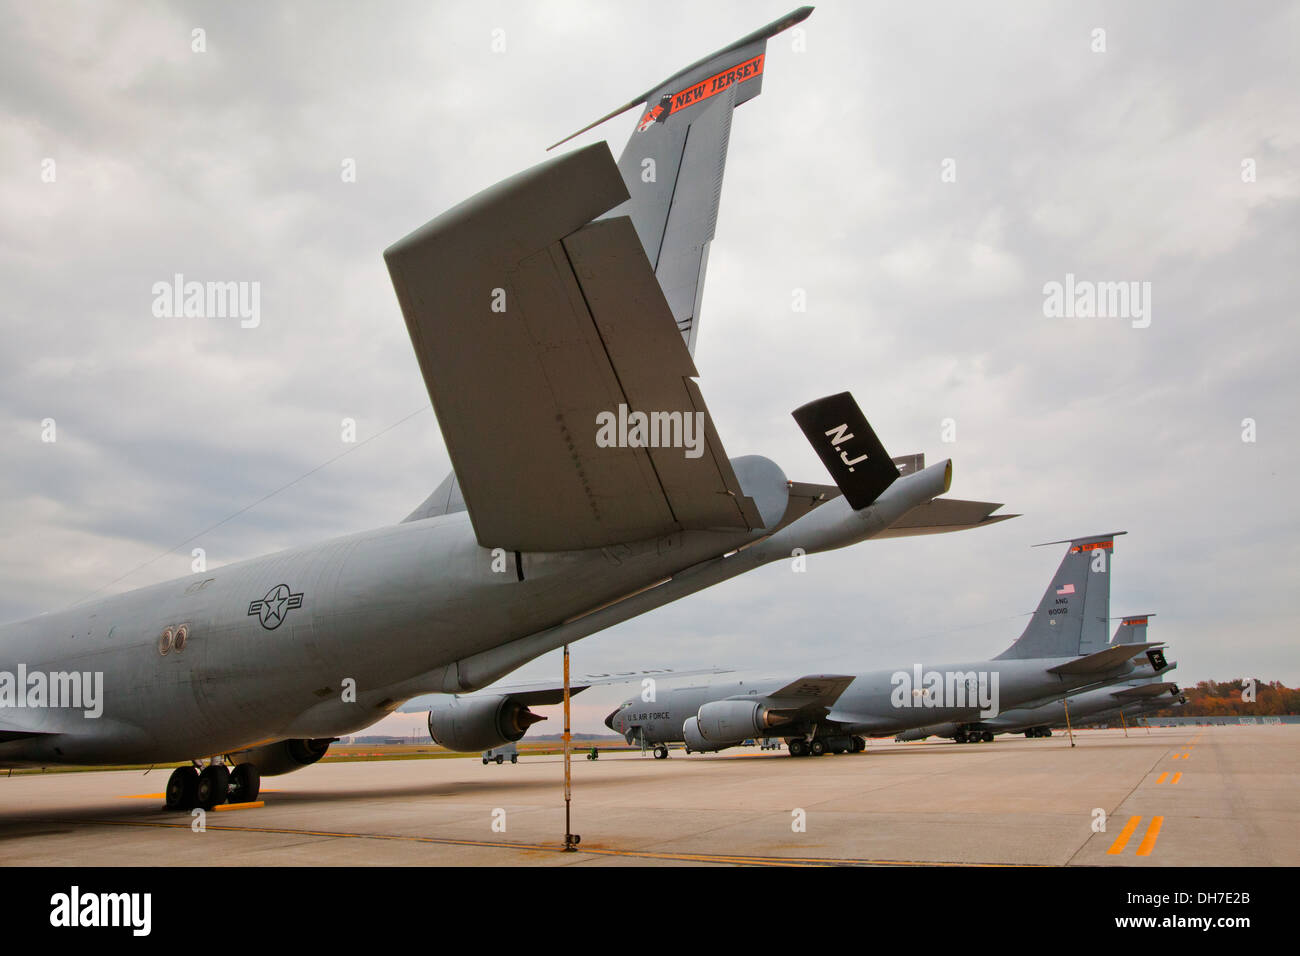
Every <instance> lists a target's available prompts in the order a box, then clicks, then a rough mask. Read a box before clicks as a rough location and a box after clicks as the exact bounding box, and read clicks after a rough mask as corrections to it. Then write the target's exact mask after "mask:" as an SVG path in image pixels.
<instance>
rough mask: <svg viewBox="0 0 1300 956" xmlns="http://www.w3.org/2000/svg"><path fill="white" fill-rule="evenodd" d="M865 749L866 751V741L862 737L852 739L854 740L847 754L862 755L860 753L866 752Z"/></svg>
mask: <svg viewBox="0 0 1300 956" xmlns="http://www.w3.org/2000/svg"><path fill="white" fill-rule="evenodd" d="M866 749H867V741H866V738H864V737H854V738H853V746H852V747H851V748H850V749H849V753H853V754H860V753H862V751H864V750H866Z"/></svg>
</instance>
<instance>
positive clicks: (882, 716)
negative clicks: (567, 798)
mask: <svg viewBox="0 0 1300 956" xmlns="http://www.w3.org/2000/svg"><path fill="white" fill-rule="evenodd" d="M1072 660H1074V658H1052V659H1043V660H1035V659H1024V660H983V661H967V662H961V663H947V664H940V665H923V666H922V668H921V669H922V672H923V673H926V672H938V673H941V674H944V675H947V674H954V675H955V674H962V675H969V674H979V673H981V672H982V673H985V674H987V675H989V676H988V681H989V683H990V685H991V682H992V681H993V675H996V679H997V690H998V701H997V703H998V705H999V707H1000V708H1001V709H1004V710H1005V709H1009V708H1012V707H1020V706H1023V705H1025V704H1028V703H1036V702H1038V701H1041V700H1044V699H1050V698H1052V697H1054V696H1060V695H1062V694H1065V693H1068V692H1069V691H1070V690H1072V689H1075V688H1078V687H1084V686H1089V685H1092V684H1096V683H1097V682H1098V680H1101V679H1118V678H1119V677H1120V676H1123V675H1125V674H1128V673H1130V672H1131V671H1132V669H1133V665H1132V664H1130V663H1128V662H1125V663H1124V664H1122V665H1120V666H1119V667H1117V668H1115V669H1113V670H1111V671H1108V672H1106V673H1105V674H1097V673H1091V674H1086V675H1077V676H1062V675H1056V674H1051V673H1049V672H1048V668H1050V667H1054V666H1057V665H1059V664H1065V663H1068V662H1069V661H1072ZM915 666H916V665H913V664H908V665H907V666H906V667H900V668H895V669H890V670H877V671H870V672H867V673H863V674H859V675H856V676H855V677H854V678H853V682H852V683H851V684H849V685H848V687H847V688H846V689H845V690H844V692H843V693H842V694H841V695H840V696H839V698H838V699H837V700H836V701H835V702H834V704H833V705H832V706H831V708H830V712H829V714H827V715H826V716H825V718H824V719H823V721H821V725H822V726H823V729H824V730H825V732H826V733H828V734H832V733H833V734H843V735H860V736H876V737H879V736H884V735H887V734H894V733H899V732H901V731H904V730H909V729H912V728H916V727H923V726H927V725H930V724H936V723H941V722H952V723H954V724H955V723H970V722H976V721H979V720H980V712H981V708H980V707H979V706H977V705H974V704H972V705H970V706H928V705H926V704H925V699H926V698H925V697H924V695H923V696H921V697H917V696H915V695H912V694H909V693H900V691H899V688H900V687H901V688H903V690H907V689H908V688H907V687H906V686H904V684H903V683H902V682H900V681H898V680H897V679H896V675H898V674H900V673H906V674H908V675H912V674H913V673H914V670H915ZM790 680H791V677H790V676H789V675H787V676H785V677H760V678H757V679H745V678H734V677H731V676H730V675H729V676H728V677H727V678H723V679H718V680H715V681H712V682H710V683H708V684H702V685H696V686H690V687H681V688H673V689H667V690H660V691H658V692H657V693H656V700H655V701H654V702H645V701H641V700H639V699H634V700H631V701H628V702H625V703H624V704H623V705H622V706H620V707H619V709H618V710H616V711H615V712H614V713H613V714H611V715H610V717H609V721H608V726H610V727H611V728H612V729H614V730H615V731H617V732H618V733H622V734H625V735H630V736H632V737H633V738H634V739H635V738H637V737H638V736H639V737H640V738H642V739H644V741H645V743H646V744H648V745H654V744H661V743H662V744H667V743H676V742H681V741H683V740H685V739H686V737H685V733H684V731H683V725H684V724H685V723H686V721H687V720H688V719H689V718H691V717H694V716H696V715H697V714H698V712H699V710H700V708H701V707H702V706H703V705H704V704H706V703H710V702H713V701H723V700H736V699H744V698H746V697H754V698H761V697H763V696H764V695H767V694H771V693H772V692H774V691H776V690H778V689H780V688H781V687H783V686H785V685H786V684H788V683H790ZM976 692H977V691H971V690H968V691H967V693H966V694H965V697H966V700H967V703H968V704H969V703H971V702H972V701H973V700H974V699H975V697H976ZM900 699H901V700H902V701H903V702H904V705H903V706H898V702H899V701H900ZM949 700H951V699H949ZM906 701H912V703H910V704H908V703H906ZM946 702H947V701H945V700H944V699H942V698H941V699H940V703H941V704H943V703H946ZM813 723H817V722H816V721H808V720H806V719H801V720H799V721H797V722H795V723H792V724H789V725H777V726H774V727H772V728H771V730H770V733H769V734H768V736H773V737H792V736H803V735H804V734H806V733H808V732H809V731H810V730H812V729H813V728H812V725H813ZM832 726H833V728H834V729H833V730H832V729H830V728H831V727H832ZM749 736H754V734H747V735H746V737H749ZM742 739H743V738H742ZM738 742H739V741H732V742H731V743H728V744H724V745H723V746H721V747H710V748H709V749H725V747H727V746H734V745H735V744H736V743H738ZM711 743H714V742H712V741H711Z"/></svg>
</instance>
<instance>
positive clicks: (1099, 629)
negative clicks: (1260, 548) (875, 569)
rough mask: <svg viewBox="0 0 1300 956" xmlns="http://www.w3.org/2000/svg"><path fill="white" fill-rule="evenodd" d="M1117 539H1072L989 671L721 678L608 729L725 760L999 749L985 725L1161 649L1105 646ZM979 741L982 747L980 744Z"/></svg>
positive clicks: (658, 748) (671, 694)
mask: <svg viewBox="0 0 1300 956" xmlns="http://www.w3.org/2000/svg"><path fill="white" fill-rule="evenodd" d="M1116 534H1123V532H1116V533H1112V534H1105V535H1094V536H1091V537H1087V538H1075V539H1073V540H1071V541H1069V542H1059V541H1058V542H1052V543H1053V544H1067V543H1068V545H1069V548H1068V549H1067V551H1066V554H1065V557H1064V558H1063V559H1062V561H1061V564H1060V566H1059V567H1058V568H1057V571H1056V574H1055V576H1054V577H1053V578H1052V582H1051V584H1049V585H1048V587H1047V590H1046V591H1045V592H1044V593H1043V597H1042V600H1041V601H1040V602H1039V605H1038V610H1037V611H1035V612H1034V614H1033V617H1032V618H1031V619H1030V621H1029V624H1028V626H1026V628H1025V630H1024V633H1023V634H1021V635H1020V637H1019V638H1018V639H1017V640H1016V641H1015V643H1014V644H1012V645H1011V646H1010V647H1009V648H1007V649H1006V650H1005V651H1003V652H1002V653H1001V654H999V655H998V656H997V657H995V658H993V659H992V660H985V661H973V662H972V661H963V662H959V663H950V664H938V665H935V664H920V663H915V664H910V665H905V666H901V667H899V668H891V669H887V670H877V671H871V672H869V673H865V674H857V675H850V674H808V675H804V676H799V677H794V678H791V677H789V676H786V677H759V678H757V679H752V678H744V679H740V678H735V677H723V678H719V679H717V680H714V681H710V682H704V683H700V684H699V685H697V686H693V687H683V688H678V689H673V690H668V691H665V692H663V693H662V694H660V695H658V696H657V698H656V700H654V701H653V702H649V703H647V702H645V701H642V700H629V701H627V702H625V703H624V704H623V705H622V706H620V707H619V708H618V709H617V710H615V711H614V712H613V713H611V714H610V715H609V717H608V718H606V721H605V722H606V725H607V726H608V727H610V728H611V729H612V730H616V731H618V732H619V733H621V734H623V735H624V736H625V737H626V738H627V739H628V741H629V742H635V741H640V742H641V743H642V745H643V746H654V747H655V755H656V756H657V757H666V756H668V748H667V744H669V743H673V742H677V741H684V742H685V744H686V747H687V750H688V751H717V750H726V749H727V748H729V747H734V746H736V745H737V744H739V743H740V742H742V741H743V740H746V739H748V738H751V737H755V738H756V737H783V738H785V741H786V746H787V747H788V749H789V751H790V754H791V755H792V756H803V755H805V754H814V755H820V754H823V753H826V752H828V751H829V752H832V753H841V752H844V751H855V752H856V751H859V750H862V749H864V748H865V746H866V742H865V740H864V737H866V736H880V735H882V734H887V733H899V732H903V731H906V730H908V729H911V728H916V727H922V726H926V725H931V724H935V723H939V722H943V723H951V724H953V725H954V727H955V732H956V733H957V734H959V737H958V739H960V740H967V739H982V740H992V739H993V735H992V733H991V732H987V731H984V730H982V723H981V722H982V721H983V720H986V719H988V718H990V717H994V716H996V715H997V714H998V713H999V712H1000V711H1001V710H1002V709H1005V708H1018V707H1033V706H1037V705H1038V704H1040V703H1044V702H1046V701H1050V700H1053V699H1055V698H1058V697H1060V696H1061V695H1062V694H1064V693H1067V692H1069V691H1071V690H1075V689H1078V688H1083V687H1088V686H1092V685H1096V684H1100V683H1104V682H1108V681H1113V680H1117V679H1119V678H1122V677H1126V676H1128V675H1130V674H1132V673H1134V669H1135V668H1134V664H1133V663H1132V658H1133V657H1134V656H1136V655H1139V654H1141V653H1143V652H1147V653H1149V654H1150V655H1152V660H1153V662H1154V661H1155V659H1156V655H1158V653H1159V652H1158V650H1157V648H1158V646H1159V645H1157V644H1149V643H1136V644H1126V645H1123V646H1121V647H1107V646H1106V627H1107V621H1108V617H1109V607H1110V563H1111V561H1110V559H1111V556H1112V552H1113V549H1114V539H1115V535H1116ZM977 735H978V736H977Z"/></svg>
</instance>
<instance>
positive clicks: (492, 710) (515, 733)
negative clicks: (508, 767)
mask: <svg viewBox="0 0 1300 956" xmlns="http://www.w3.org/2000/svg"><path fill="white" fill-rule="evenodd" d="M545 719H546V718H545V717H541V716H539V715H537V714H534V713H533V712H532V711H531V710H529V709H528V706H527V705H526V704H523V703H521V702H520V701H518V700H516V699H515V698H513V697H507V696H501V695H497V694H493V695H490V696H486V697H452V698H449V699H448V700H446V701H439V702H438V704H437V705H436V706H434V707H431V708H429V736H430V737H432V738H433V742H434V743H436V744H438V745H439V746H440V747H446V748H447V749H448V750H458V751H460V752H462V753H476V752H479V751H483V750H491V749H493V748H494V747H500V746H502V745H503V744H509V743H514V742H515V741H516V740H518V739H519V738H521V737H522V736H523V735H524V732H525V731H526V730H528V728H529V727H531V726H532V725H533V724H535V723H537V722H538V721H539V720H545Z"/></svg>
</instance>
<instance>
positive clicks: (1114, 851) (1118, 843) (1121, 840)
mask: <svg viewBox="0 0 1300 956" xmlns="http://www.w3.org/2000/svg"><path fill="white" fill-rule="evenodd" d="M1141 820H1142V818H1141V817H1129V818H1128V823H1126V824H1124V829H1123V830H1120V831H1119V836H1117V837H1116V838H1115V842H1114V843H1112V844H1111V845H1110V849H1109V850H1107V851H1106V854H1107V855H1108V856H1118V855H1119V854H1121V853H1123V852H1124V847H1126V846H1128V841H1129V838H1130V837H1132V836H1133V831H1134V830H1136V829H1137V826H1138V823H1140V822H1141Z"/></svg>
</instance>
